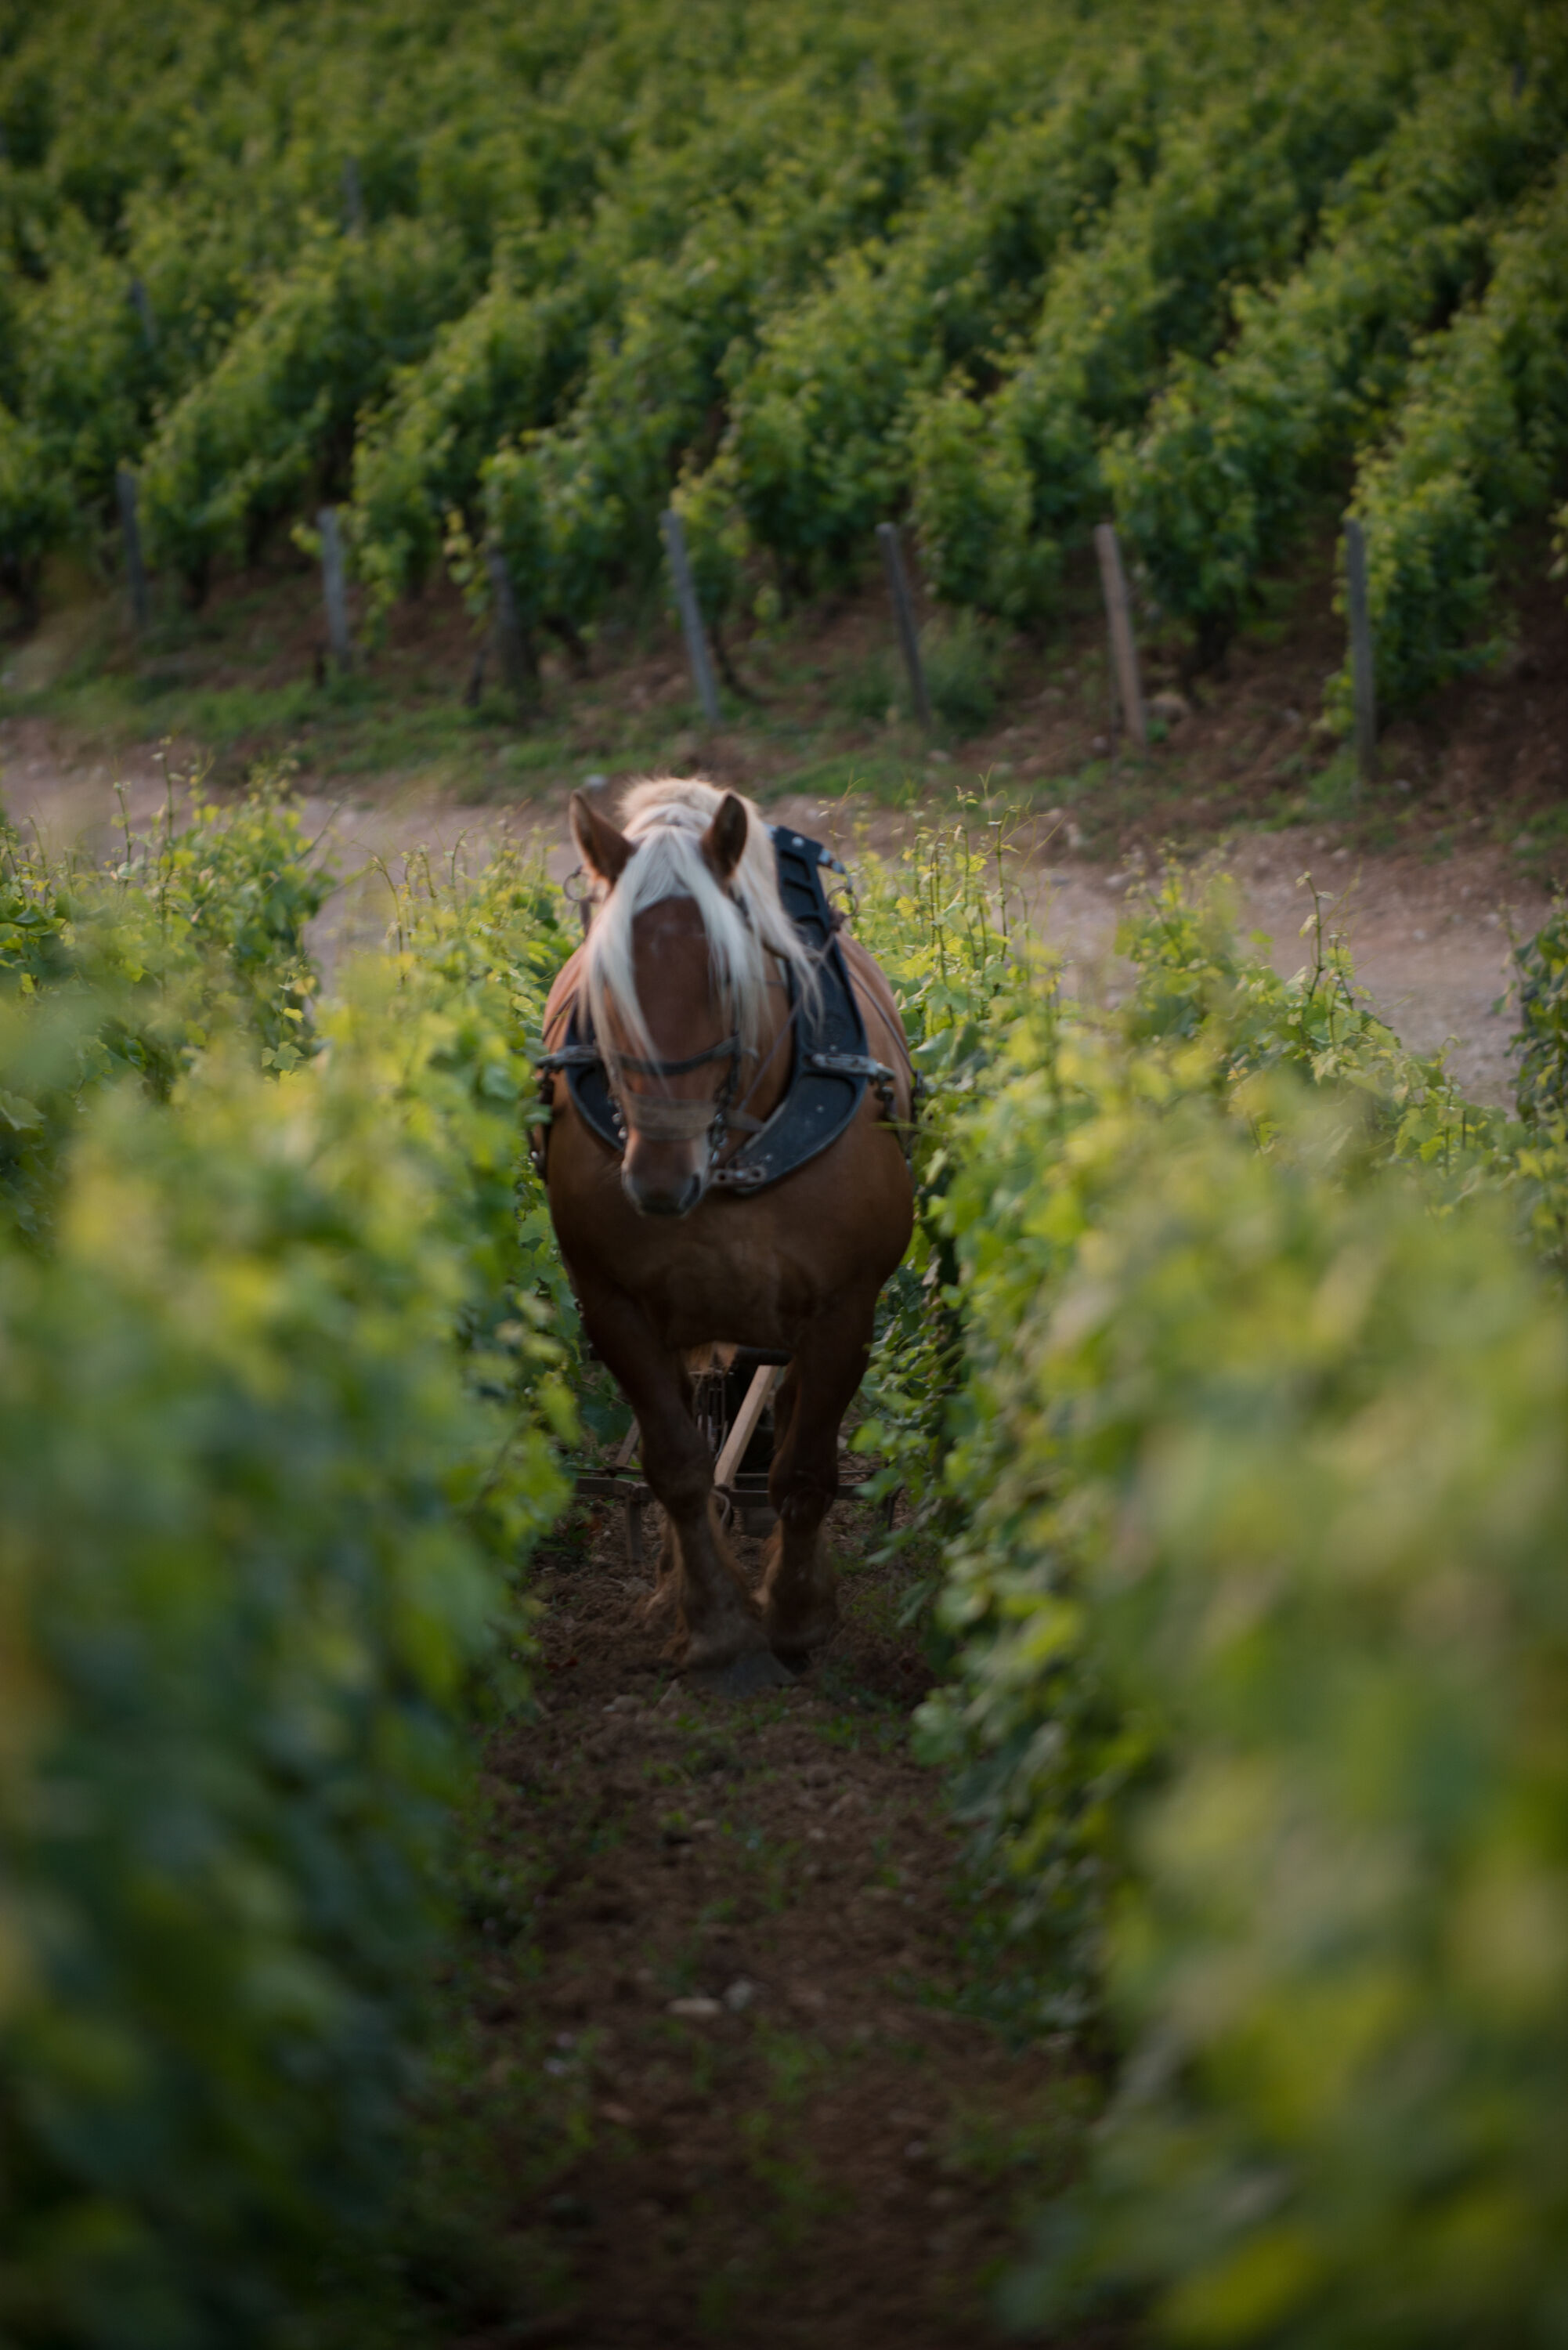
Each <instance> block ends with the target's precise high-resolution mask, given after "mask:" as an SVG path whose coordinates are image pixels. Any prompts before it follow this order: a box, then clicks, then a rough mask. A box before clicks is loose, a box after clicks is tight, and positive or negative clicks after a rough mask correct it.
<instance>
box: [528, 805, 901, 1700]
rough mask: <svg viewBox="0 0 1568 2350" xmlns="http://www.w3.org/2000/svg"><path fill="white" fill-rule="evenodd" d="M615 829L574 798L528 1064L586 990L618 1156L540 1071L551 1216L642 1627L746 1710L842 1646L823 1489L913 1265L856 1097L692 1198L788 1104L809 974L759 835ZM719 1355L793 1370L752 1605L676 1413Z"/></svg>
mask: <svg viewBox="0 0 1568 2350" xmlns="http://www.w3.org/2000/svg"><path fill="white" fill-rule="evenodd" d="M622 812H623V817H624V820H625V829H624V831H623V830H620V829H618V827H616V826H615V825H614V824H612V823H611V822H610V821H609V819H608V817H607V816H604V815H602V814H601V813H600V811H599V810H598V808H597V807H596V806H594V804H593V802H592V801H590V800H589V799H588V798H587V796H586V795H584V794H582V793H580V792H579V793H576V794H575V795H574V796H573V800H572V831H573V835H574V837H575V838H576V845H577V847H578V849H579V851H580V853H581V856H582V859H583V864H584V866H585V868H587V873H588V875H589V877H590V879H591V881H592V884H593V893H594V905H593V911H592V917H591V920H590V925H589V929H588V933H587V938H586V940H585V941H584V943H583V945H582V946H581V947H579V948H578V950H577V951H576V954H574V955H573V957H572V958H571V961H570V962H568V963H567V964H566V967H565V969H564V970H563V971H562V972H561V973H560V975H559V977H558V979H557V980H556V985H555V987H554V989H553V990H552V992H551V995H550V1000H549V1003H548V1004H547V1006H546V1009H545V1045H546V1048H547V1049H548V1048H550V1047H551V1046H552V1045H556V1044H558V1043H559V1042H560V1039H561V1037H562V1035H564V1034H565V1031H566V1024H567V1021H568V1016H569V1014H570V1011H571V1007H572V1004H573V1003H574V1002H575V1000H576V997H577V995H578V993H579V991H583V992H584V993H585V994H586V1009H587V1011H588V1012H589V1013H590V1014H591V1017H592V1022H593V1029H594V1034H595V1036H596V1039H597V1045H598V1049H599V1051H600V1052H601V1054H602V1055H603V1056H604V1059H605V1061H606V1064H607V1069H608V1073H609V1078H610V1084H611V1087H612V1090H613V1092H614V1094H615V1095H616V1096H617V1097H618V1104H619V1109H620V1115H621V1118H622V1120H623V1122H624V1125H625V1128H626V1147H625V1151H624V1155H623V1156H622V1157H621V1158H619V1159H618V1158H617V1157H616V1155H615V1153H614V1152H613V1151H612V1150H611V1149H610V1148H609V1147H608V1145H607V1143H605V1142H604V1141H602V1140H600V1139H599V1138H598V1137H597V1135H596V1134H595V1133H594V1132H593V1130H592V1129H591V1128H589V1127H588V1125H587V1123H586V1121H585V1120H584V1119H582V1118H580V1117H579V1116H578V1114H577V1112H576V1108H575V1107H574V1105H573V1103H572V1099H571V1096H570V1093H569V1091H568V1088H567V1085H566V1079H565V1077H564V1076H563V1075H561V1074H560V1073H559V1072H557V1073H556V1076H555V1079H554V1094H553V1102H552V1123H551V1127H550V1132H549V1139H548V1153H549V1155H548V1189H549V1200H550V1213H551V1216H552V1218H553V1220H554V1222H555V1227H556V1236H557V1238H558V1240H559V1242H560V1246H561V1253H562V1255H563V1257H564V1258H565V1260H566V1268H567V1271H568V1272H569V1274H570V1275H571V1279H572V1283H573V1286H574V1288H575V1289H576V1295H577V1298H578V1301H579V1304H580V1305H581V1308H582V1315H583V1322H584V1326H585V1327H586V1329H587V1335H588V1336H589V1338H590V1340H591V1341H592V1343H593V1346H594V1347H595V1349H596V1350H597V1353H598V1355H599V1356H600V1357H601V1358H602V1359H603V1360H604V1362H606V1363H607V1365H608V1367H609V1368H610V1370H611V1372H612V1373H613V1375H614V1377H615V1378H616V1379H617V1381H618V1384H619V1386H620V1388H621V1390H622V1392H623V1393H624V1394H625V1396H626V1398H627V1400H628V1403H629V1404H630V1405H631V1408H632V1409H633V1411H634V1412H635V1413H636V1415H637V1419H638V1423H639V1428H640V1430H641V1433H642V1468H643V1474H644V1476H645V1478H646V1479H647V1482H648V1484H649V1488H650V1490H651V1491H652V1492H653V1494H654V1496H655V1498H656V1499H657V1500H658V1501H659V1503H661V1504H662V1507H663V1510H664V1513H665V1520H666V1534H665V1542H664V1552H663V1557H662V1559H661V1561H660V1565H659V1581H658V1585H657V1587H656V1589H655V1591H654V1594H653V1596H652V1598H651V1599H650V1601H649V1617H650V1620H654V1621H662V1620H670V1619H672V1621H671V1622H670V1629H671V1640H670V1654H671V1655H673V1656H675V1657H677V1658H679V1659H680V1661H682V1662H683V1663H684V1664H685V1666H686V1667H687V1668H688V1669H691V1670H692V1671H693V1672H696V1673H699V1674H701V1676H702V1677H703V1678H704V1679H711V1680H712V1681H714V1682H715V1683H716V1684H717V1685H719V1686H721V1687H723V1688H726V1689H728V1690H734V1691H740V1690H745V1689H748V1688H753V1687H763V1686H766V1685H767V1684H768V1683H769V1682H770V1681H782V1680H784V1679H786V1678H787V1677H788V1674H787V1673H786V1671H785V1669H784V1668H785V1667H788V1668H790V1669H797V1668H798V1667H799V1666H800V1665H802V1664H803V1663H804V1662H805V1659H806V1658H807V1657H808V1656H809V1654H810V1652H811V1651H812V1650H813V1649H815V1648H821V1647H822V1646H823V1645H824V1644H825V1643H826V1641H827V1640H829V1639H830V1638H832V1636H833V1633H834V1630H835V1628H836V1623H837V1601H836V1593H835V1586H834V1575H833V1569H832V1566H831V1564H830V1563H829V1561H828V1560H827V1559H826V1557H825V1556H824V1555H823V1552H822V1547H821V1543H820V1532H821V1527H822V1522H823V1519H824V1517H825V1515H826V1512H827V1508H828V1505H829V1503H831V1502H832V1500H833V1497H834V1494H835V1492H836V1490H837V1484H838V1430H839V1423H840V1422H841V1420H842V1419H843V1417H844V1414H845V1411H846V1409H847V1408H848V1405H849V1402H850V1399H852V1397H853V1396H854V1394H855V1391H856V1389H857V1387H858V1386H859V1384H860V1380H861V1378H862V1377H863V1375H864V1373H865V1369H866V1363H867V1353H868V1350H869V1346H870V1340H871V1332H872V1317H873V1315H874V1313H875V1310H876V1305H877V1293H878V1291H879V1290H880V1289H881V1286H882V1284H883V1283H884V1282H885V1281H886V1280H887V1279H888V1276H889V1274H891V1273H892V1272H893V1271H894V1269H895V1268H896V1266H897V1265H898V1263H899V1260H900V1259H901V1258H902V1256H903V1253H904V1251H905V1249H906V1248H907V1246H908V1245H909V1233H910V1231H911V1228H912V1223H913V1199H912V1192H911V1187H910V1181H909V1169H908V1166H907V1164H906V1162H905V1158H904V1153H903V1150H902V1149H901V1147H900V1141H899V1137H898V1132H897V1130H896V1128H895V1127H894V1126H893V1125H891V1124H890V1123H889V1122H888V1115H887V1112H886V1110H885V1108H884V1107H883V1105H882V1103H880V1102H879V1101H878V1100H877V1097H875V1096H874V1094H873V1093H872V1092H871V1091H870V1090H869V1089H867V1093H866V1095H865V1096H864V1097H863V1099H862V1101H861V1104H860V1107H859V1110H858V1112H857V1115H856V1117H855V1118H854V1119H853V1120H852V1121H851V1123H850V1124H849V1126H848V1127H847V1128H846V1129H845V1131H844V1132H843V1133H842V1134H841V1135H840V1136H839V1138H838V1139H837V1140H836V1142H834V1143H832V1144H830V1145H829V1146H828V1147H827V1148H826V1149H825V1150H823V1151H822V1152H821V1153H819V1155H818V1156H817V1157H816V1158H815V1159H811V1160H809V1161H808V1162H807V1163H806V1164H805V1166H802V1167H799V1168H797V1169H796V1170H794V1173H792V1174H789V1175H785V1176H784V1177H783V1178H781V1179H780V1180H778V1181H776V1182H775V1183H774V1184H772V1185H770V1186H769V1187H767V1188H766V1189H763V1190H761V1191H755V1192H752V1193H744V1192H741V1191H734V1192H725V1191H723V1190H722V1189H717V1190H715V1189H711V1188H710V1185H711V1176H712V1174H713V1172H714V1170H715V1168H716V1167H719V1166H722V1164H723V1163H724V1160H725V1158H726V1157H727V1156H728V1155H729V1153H730V1152H731V1151H732V1150H733V1149H736V1148H739V1146H740V1144H741V1142H742V1139H744V1137H745V1135H746V1134H748V1133H750V1132H752V1131H754V1129H755V1126H756V1124H757V1122H758V1121H760V1120H763V1119H765V1118H767V1117H768V1115H769V1114H770V1112H771V1111H772V1110H773V1109H774V1107H776V1105H777V1104H778V1102H779V1101H780V1099H781V1098H782V1097H783V1095H784V1089H785V1087H786V1086H787V1084H788V1081H789V1075H790V1055H791V1045H792V1040H791V1035H790V1031H791V1028H792V1026H793V1024H794V1023H793V1019H792V1015H791V1014H790V1011H789V994H788V988H787V986H786V981H785V967H786V966H789V967H790V968H791V975H792V977H793V979H794V987H795V992H796V996H797V1000H798V999H799V998H800V997H801V996H802V995H803V994H805V996H806V997H809V996H810V994H811V992H812V991H813V990H814V988H815V986H816V984H817V980H816V971H815V961H814V958H813V954H812V951H811V950H810V949H809V948H808V947H807V946H806V945H805V942H804V941H802V939H801V937H800V935H799V933H798V932H797V931H795V929H794V925H793V924H792V923H791V922H790V921H789V920H788V918H787V917H786V915H785V914H784V910H783V907H782V905H781V902H780V899H779V893H778V881H777V876H776V871H775V868H774V857H773V849H772V844H771V842H770V839H769V835H768V830H767V827H766V825H765V824H764V822H763V818H762V816H760V814H759V813H758V811H757V809H756V808H755V807H754V806H753V805H752V804H751V803H750V802H749V801H747V800H744V799H742V798H741V797H740V796H739V795H737V794H735V793H733V792H722V791H720V790H718V789H716V788H715V786H714V785H711V784H706V783H698V782H685V781H677V782H662V783H649V784H642V785H638V786H637V787H636V788H635V789H634V790H633V791H632V792H631V793H630V794H629V795H628V798H627V800H626V802H625V803H624V806H623V811H622ZM839 945H840V948H841V950H842V951H843V954H844V958H845V962H846V969H847V971H848V973H849V977H850V981H851V984H852V986H853V987H854V990H855V993H856V995H857V999H858V1002H859V1005H860V1010H861V1014H862V1017H863V1019H864V1021H865V1024H866V1034H867V1043H868V1045H869V1048H870V1052H871V1054H872V1055H873V1056H875V1057H876V1058H877V1059H878V1060H880V1061H882V1062H884V1063H885V1064H886V1065H887V1066H888V1068H890V1069H891V1070H892V1071H893V1072H894V1073H895V1085H894V1089H893V1095H894V1098H893V1105H892V1107H893V1111H894V1114H895V1116H896V1118H898V1119H899V1120H907V1119H908V1118H909V1114H910V1097H911V1084H910V1074H909V1056H908V1053H907V1050H906V1047H905V1043H904V1033H903V1027H902V1024H901V1023H900V1021H899V1018H898V1009H897V1006H896V1004H895V1003H894V1001H893V995H892V991H891V990H890V988H889V987H888V982H887V980H886V979H885V978H884V976H883V974H882V972H880V971H879V970H878V969H877V965H876V963H875V962H873V961H872V959H871V957H870V956H869V955H868V954H867V952H866V951H865V949H864V948H863V947H861V946H859V945H858V944H857V942H856V941H854V940H853V939H851V938H849V937H848V936H847V935H846V934H844V933H841V934H840V938H839ZM583 1025H585V1026H586V1023H584V1024H583ZM726 1069H728V1071H729V1073H730V1075H729V1076H728V1077H727V1076H726V1075H725V1071H726ZM737 1070H738V1071H739V1075H738V1076H736V1075H735V1072H736V1071H737ZM726 1097H728V1101H729V1102H730V1103H731V1104H732V1106H731V1107H725V1104H726ZM721 1107H725V1122H724V1123H723V1124H722V1126H721V1125H719V1124H718V1123H716V1112H717V1111H718V1110H719V1109H720V1108H721ZM725 1341H733V1342H736V1343H738V1344H739V1345H741V1346H744V1347H762V1348H764V1349H768V1350H771V1351H777V1352H781V1353H782V1352H787V1353H788V1355H789V1357H790V1358H791V1359H790V1366H789V1368H788V1370H787V1371H786V1373H785V1374H784V1379H783V1382H782V1384H781V1386H780V1388H779V1389H778V1392H777V1396H776V1399H775V1405H774V1430H775V1434H774V1460H773V1467H772V1471H771V1473H770V1475H769V1479H768V1493H769V1499H770V1501H771V1503H772V1504H773V1507H774V1510H775V1511H776V1512H777V1513H778V1523H777V1525H776V1527H775V1528H774V1533H773V1534H772V1536H771V1537H770V1546H769V1553H768V1557H767V1562H766V1568H765V1572H764V1575H763V1584H762V1589H761V1594H760V1601H759V1599H758V1598H753V1595H752V1593H751V1591H750V1589H749V1588H748V1586H747V1585H746V1583H745V1581H744V1579H743V1577H742V1575H741V1573H740V1570H739V1568H738V1567H737V1566H736V1565H735V1562H734V1560H733V1559H732V1556H731V1555H730V1551H729V1548H728V1545H727V1544H726V1542H725V1539H724V1534H723V1531H722V1526H721V1524H720V1523H719V1518H718V1513H717V1511H716V1508H715V1506H714V1503H713V1498H712V1482H713V1461H712V1459H711V1454H710V1451H709V1448H708V1444H707V1442H706V1440H704V1438H703V1436H702V1435H701V1431H700V1430H699V1429H698V1427H697V1424H696V1421H695V1420H694V1419H693V1417H692V1414H691V1409H690V1399H691V1378H690V1375H689V1372H688V1368H687V1364H686V1360H685V1358H686V1357H688V1356H689V1355H690V1354H691V1352H692V1351H693V1350H696V1349H702V1350H706V1349H708V1348H709V1347H710V1346H711V1343H712V1342H721V1343H722V1342H725ZM778 1660H782V1663H781V1662H780V1661H778Z"/></svg>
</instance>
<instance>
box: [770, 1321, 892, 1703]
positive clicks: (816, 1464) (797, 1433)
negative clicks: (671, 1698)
mask: <svg viewBox="0 0 1568 2350" xmlns="http://www.w3.org/2000/svg"><path fill="white" fill-rule="evenodd" d="M874 1308H875V1300H874V1299H873V1300H872V1301H871V1302H870V1303H869V1304H867V1301H866V1300H865V1299H863V1298H855V1299H852V1300H846V1301H844V1302H842V1303H841V1304H840V1305H838V1307H837V1308H836V1310H835V1311H834V1312H833V1313H832V1314H831V1315H824V1316H823V1318H822V1319H821V1321H820V1322H819V1323H818V1324H817V1325H815V1327H814V1328H812V1329H811V1330H810V1331H808V1332H807V1334H806V1335H805V1337H804V1338H803V1340H802V1342H801V1343H800V1345H799V1346H798V1347H796V1349H795V1355H794V1361H793V1362H792V1364H791V1366H790V1369H789V1372H788V1375H787V1377H786V1378H785V1380H784V1386H783V1388H781V1389H780V1392H779V1397H778V1400H777V1403H776V1404H775V1407H774V1431H775V1432H774V1462H773V1467H772V1469H771V1470H770V1471H769V1473H768V1498H769V1500H770V1501H771V1502H772V1503H773V1505H774V1509H775V1510H776V1511H777V1512H778V1520H779V1522H778V1525H777V1527H776V1528H775V1530H774V1534H773V1536H772V1538H771V1541H770V1544H769V1552H768V1561H767V1566H766V1569H765V1571H764V1574H763V1624H764V1625H765V1626H766V1627H767V1635H768V1638H769V1640H770V1641H771V1642H772V1644H773V1647H774V1652H775V1654H776V1655H778V1656H781V1657H784V1658H786V1659H791V1658H796V1657H805V1655H807V1654H808V1653H809V1652H810V1651H811V1650H812V1649H814V1648H825V1647H826V1644H827V1642H828V1641H829V1640H831V1639H832V1638H833V1635H834V1633H835V1632H836V1630H837V1628H838V1594H837V1589H836V1577H835V1575H834V1571H833V1565H832V1561H831V1560H830V1559H829V1558H828V1557H827V1556H826V1554H825V1552H824V1549H823V1544H822V1539H821V1534H822V1522H823V1519H824V1518H825V1517H826V1515H827V1512H828V1508H829V1505H830V1504H831V1503H832V1500H833V1497H834V1495H835V1493H836V1492H837V1491H838V1430H839V1426H840V1423H841V1422H842V1420H843V1418H844V1415H845V1413H846V1411H847V1409H849V1405H850V1403H851V1401H852V1399H853V1398H854V1395H855V1390H856V1388H857V1387H858V1386H859V1385H860V1381H861V1379H862V1378H863V1377H864V1376H865V1371H866V1363H867V1356H868V1354H869V1351H870V1336H871V1317H872V1313H873V1311H874Z"/></svg>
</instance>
